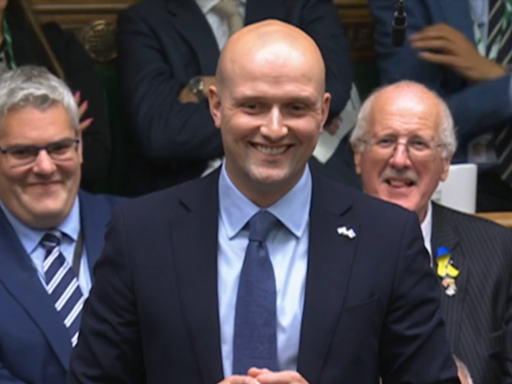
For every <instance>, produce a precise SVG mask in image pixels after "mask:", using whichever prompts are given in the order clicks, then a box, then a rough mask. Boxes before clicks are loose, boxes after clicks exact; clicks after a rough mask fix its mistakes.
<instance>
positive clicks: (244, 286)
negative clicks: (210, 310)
mask: <svg viewBox="0 0 512 384" xmlns="http://www.w3.org/2000/svg"><path fill="white" fill-rule="evenodd" d="M277 224H278V220H277V218H276V217H275V216H274V215H272V214H271V213H270V212H268V211H259V212H258V213H257V214H256V215H254V216H253V217H252V219H251V220H250V221H249V245H247V250H246V251H245V258H244V264H243V266H242V271H241V273H240V283H239V286H238V295H237V299H236V310H235V328H234V337H233V374H234V375H245V374H247V371H248V370H249V368H251V367H257V368H267V369H270V370H271V371H277V370H278V368H279V367H278V363H277V335H276V334H277V315H276V279H275V276H274V269H273V267H272V263H271V261H270V257H269V254H268V249H267V246H266V244H265V239H266V238H267V236H268V234H269V233H270V231H272V229H273V228H275V226H276V225H277Z"/></svg>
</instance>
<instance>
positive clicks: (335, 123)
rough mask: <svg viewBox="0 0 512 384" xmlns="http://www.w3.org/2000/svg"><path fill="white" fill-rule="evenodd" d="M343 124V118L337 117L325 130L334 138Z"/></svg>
mask: <svg viewBox="0 0 512 384" xmlns="http://www.w3.org/2000/svg"><path fill="white" fill-rule="evenodd" d="M340 124H341V116H336V117H335V118H334V119H332V121H331V123H330V124H327V125H326V126H325V127H324V129H325V130H326V131H327V132H329V133H330V134H331V135H332V136H334V135H335V134H336V133H337V132H338V130H339V129H340Z"/></svg>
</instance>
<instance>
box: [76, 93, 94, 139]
mask: <svg viewBox="0 0 512 384" xmlns="http://www.w3.org/2000/svg"><path fill="white" fill-rule="evenodd" d="M73 96H74V97H75V102H76V105H78V119H79V120H81V119H82V116H83V115H84V113H85V111H87V107H88V106H89V102H88V101H87V100H85V101H84V102H82V104H80V97H81V95H80V91H78V92H75V94H74V95H73ZM93 120H94V118H92V117H90V118H88V119H86V120H84V121H81V122H80V124H79V126H78V131H79V132H83V131H84V130H85V129H86V128H87V127H88V126H89V125H91V123H92V121H93Z"/></svg>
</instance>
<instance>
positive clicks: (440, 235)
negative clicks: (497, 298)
mask: <svg viewBox="0 0 512 384" xmlns="http://www.w3.org/2000/svg"><path fill="white" fill-rule="evenodd" d="M440 246H444V247H446V248H448V249H449V250H450V252H451V254H452V259H453V262H454V265H455V267H456V268H457V269H458V270H459V272H460V273H459V276H458V277H457V278H456V279H455V285H456V286H457V293H456V294H455V295H454V296H448V295H446V294H445V290H444V287H443V286H442V285H441V279H440V278H439V284H440V288H441V290H442V295H441V308H442V312H443V318H444V321H445V322H446V323H447V324H449V326H448V327H447V336H448V339H449V340H450V341H451V342H452V343H453V345H456V344H457V340H458V338H459V329H460V326H459V325H460V319H461V316H462V309H463V305H464V299H465V295H466V292H467V290H468V284H469V281H470V271H469V265H468V263H467V260H466V258H465V257H464V255H463V254H462V253H461V248H460V247H459V239H458V236H457V234H456V232H455V231H454V229H453V226H452V225H451V221H450V220H449V218H448V217H446V211H445V208H443V207H441V206H439V205H437V204H435V203H433V204H432V254H433V257H434V258H435V255H436V250H437V248H439V247H440ZM434 265H435V263H434Z"/></svg>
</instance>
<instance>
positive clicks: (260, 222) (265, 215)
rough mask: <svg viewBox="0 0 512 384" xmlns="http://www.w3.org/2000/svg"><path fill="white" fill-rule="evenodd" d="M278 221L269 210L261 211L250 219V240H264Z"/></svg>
mask: <svg viewBox="0 0 512 384" xmlns="http://www.w3.org/2000/svg"><path fill="white" fill-rule="evenodd" d="M277 223H278V220H277V218H276V217H275V216H274V215H273V214H271V213H270V212H269V211H259V212H258V213H256V214H255V215H254V216H253V217H252V218H251V220H249V240H250V241H260V242H264V241H265V240H266V239H267V236H268V234H269V233H270V231H272V229H274V228H275V226H276V225H277Z"/></svg>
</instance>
